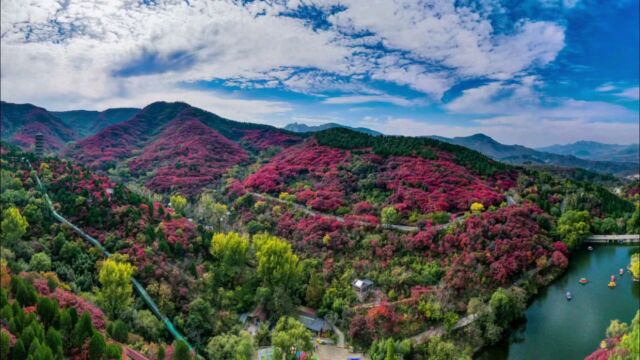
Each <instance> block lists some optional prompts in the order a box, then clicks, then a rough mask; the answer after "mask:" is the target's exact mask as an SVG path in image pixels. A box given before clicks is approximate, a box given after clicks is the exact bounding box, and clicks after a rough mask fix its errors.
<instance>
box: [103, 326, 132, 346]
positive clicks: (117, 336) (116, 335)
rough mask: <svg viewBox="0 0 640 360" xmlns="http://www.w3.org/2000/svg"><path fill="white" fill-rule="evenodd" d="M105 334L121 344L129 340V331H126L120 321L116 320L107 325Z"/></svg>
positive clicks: (125, 327)
mask: <svg viewBox="0 0 640 360" xmlns="http://www.w3.org/2000/svg"><path fill="white" fill-rule="evenodd" d="M107 332H108V333H109V335H110V336H111V337H112V338H113V340H116V341H119V342H121V343H126V342H127V340H128V339H129V330H128V329H127V325H126V324H125V323H124V321H122V320H116V321H114V322H112V323H111V324H109V327H108V328H107Z"/></svg>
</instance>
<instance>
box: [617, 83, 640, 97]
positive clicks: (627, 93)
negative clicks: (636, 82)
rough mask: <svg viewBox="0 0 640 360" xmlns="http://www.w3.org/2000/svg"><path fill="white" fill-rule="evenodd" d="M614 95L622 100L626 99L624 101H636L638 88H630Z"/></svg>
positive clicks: (638, 92)
mask: <svg viewBox="0 0 640 360" xmlns="http://www.w3.org/2000/svg"><path fill="white" fill-rule="evenodd" d="M615 95H616V96H619V97H622V98H626V99H631V100H638V99H640V87H637V86H636V87H631V88H628V89H625V90H622V91H621V92H619V93H617V94H615Z"/></svg>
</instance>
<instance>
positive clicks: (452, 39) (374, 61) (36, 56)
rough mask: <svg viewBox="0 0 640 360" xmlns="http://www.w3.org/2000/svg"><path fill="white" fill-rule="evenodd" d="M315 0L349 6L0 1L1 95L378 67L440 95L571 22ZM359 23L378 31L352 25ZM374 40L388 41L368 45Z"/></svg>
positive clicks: (317, 86) (94, 96) (438, 5)
mask: <svg viewBox="0 0 640 360" xmlns="http://www.w3.org/2000/svg"><path fill="white" fill-rule="evenodd" d="M316 3H317V4H318V5H319V6H321V7H323V8H329V7H331V6H332V5H338V4H340V5H342V6H344V7H345V8H346V9H345V10H344V11H341V12H339V13H337V14H335V15H333V16H330V17H329V19H328V21H329V22H330V23H331V25H332V26H331V27H330V28H328V29H323V30H319V29H312V28H311V27H310V26H308V25H307V24H306V23H305V22H304V20H303V19H298V18H293V17H287V16H280V15H281V13H282V12H283V11H289V10H292V9H296V8H297V6H298V5H300V4H301V3H300V2H297V1H292V2H289V3H285V4H281V3H280V2H260V1H257V2H252V3H249V4H246V5H241V4H240V3H239V2H235V1H231V0H220V1H204V0H200V1H198V0H194V1H191V2H185V1H177V0H164V1H162V0H161V1H157V2H156V3H154V5H149V6H147V5H144V4H142V3H141V2H138V1H134V0H119V1H116V0H114V1H106V2H83V1H53V0H42V1H35V0H33V1H31V2H26V3H25V2H24V1H19V0H6V1H2V4H1V6H2V8H1V10H2V17H1V21H2V24H1V25H2V47H3V51H2V58H1V60H2V79H1V86H2V90H3V96H5V97H7V98H14V99H15V98H19V99H24V100H25V101H26V100H31V99H34V98H38V99H44V100H45V103H43V105H47V102H46V101H51V102H55V101H62V100H63V99H69V98H78V97H79V98H83V99H85V100H86V101H87V102H91V101H94V102H98V101H105V100H106V99H110V98H120V97H123V96H126V95H129V94H130V93H131V91H132V89H135V88H136V87H137V86H136V85H135V83H136V82H138V81H140V82H145V83H159V84H161V85H162V87H163V88H171V89H174V88H178V87H179V84H182V83H185V82H187V83H188V82H195V81H208V80H214V79H222V80H229V81H231V82H233V83H235V84H243V85H246V86H261V87H276V86H283V87H285V88H288V89H291V90H294V91H300V92H306V93H318V92H321V91H326V90H327V89H329V88H331V87H333V88H337V89H339V90H341V91H343V92H346V93H349V92H354V93H362V91H358V90H357V89H354V87H356V88H357V87H360V88H362V86H360V85H358V84H357V83H358V81H359V80H358V79H363V78H371V79H374V80H384V81H389V82H394V83H397V84H400V85H406V86H409V87H411V88H413V89H415V90H417V91H420V92H423V93H425V94H428V95H429V96H430V97H432V98H433V99H436V100H437V99H440V97H441V96H442V94H443V93H444V92H445V91H446V90H447V89H449V88H450V87H451V86H452V85H453V84H455V83H456V82H457V81H459V80H460V79H463V78H469V77H490V78H496V79H504V78H507V77H510V76H513V75H515V74H518V73H521V72H525V71H527V70H528V69H531V68H532V67H537V66H544V65H545V64H547V63H549V62H550V61H552V60H553V59H554V58H555V56H556V55H557V53H558V51H559V50H560V49H561V48H562V47H563V46H564V29H563V28H562V27H560V26H558V25H557V24H554V23H551V22H532V21H528V20H523V21H520V22H518V23H517V24H515V26H514V29H513V31H512V33H510V34H499V33H497V32H496V31H495V30H494V29H493V27H492V25H491V22H490V21H489V10H488V8H489V7H490V6H494V7H495V6H496V5H495V4H493V5H490V4H489V3H486V4H485V5H487V8H478V9H471V8H470V7H456V6H454V5H453V1H451V0H437V1H433V2H431V3H429V4H425V3H422V2H414V1H407V0H404V1H395V2H390V1H382V0H379V1H375V2H369V1H367V2H364V1H355V0H349V1H342V0H340V1H338V0H325V1H317V2H316ZM362 31H369V32H371V35H370V36H364V37H362V36H359V37H352V36H351V33H353V32H362ZM379 43H382V44H383V45H384V47H385V49H376V48H375V46H373V47H372V46H371V45H376V44H379ZM389 50H390V51H391V52H389ZM299 69H306V71H305V72H298V70H299ZM308 70H311V71H308ZM118 74H120V75H127V77H121V76H120V77H119V76H116V75H118ZM255 81H259V82H255ZM354 83H355V85H354ZM36 93H37V95H35V94H36Z"/></svg>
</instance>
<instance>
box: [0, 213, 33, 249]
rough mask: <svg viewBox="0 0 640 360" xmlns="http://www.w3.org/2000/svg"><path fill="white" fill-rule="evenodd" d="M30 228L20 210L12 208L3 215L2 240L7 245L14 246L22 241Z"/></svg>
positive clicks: (0, 226) (0, 224) (1, 225)
mask: <svg viewBox="0 0 640 360" xmlns="http://www.w3.org/2000/svg"><path fill="white" fill-rule="evenodd" d="M28 227H29V223H28V222H27V219H25V218H24V216H22V214H20V210H18V208H16V207H10V208H8V209H7V210H5V211H4V212H3V213H2V223H0V229H1V230H2V237H0V239H1V240H2V242H3V243H4V244H6V245H11V244H14V243H16V242H18V240H20V239H22V236H24V234H25V233H26V232H27V228H28Z"/></svg>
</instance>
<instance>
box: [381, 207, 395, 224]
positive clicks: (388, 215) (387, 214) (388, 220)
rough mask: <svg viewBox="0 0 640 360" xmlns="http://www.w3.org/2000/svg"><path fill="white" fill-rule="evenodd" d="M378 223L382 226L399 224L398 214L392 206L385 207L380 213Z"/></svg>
mask: <svg viewBox="0 0 640 360" xmlns="http://www.w3.org/2000/svg"><path fill="white" fill-rule="evenodd" d="M380 221H382V223H383V224H397V223H398V222H400V214H399V213H398V210H396V208H395V207H394V206H387V207H385V208H383V209H382V212H381V213H380Z"/></svg>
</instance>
